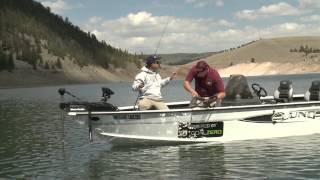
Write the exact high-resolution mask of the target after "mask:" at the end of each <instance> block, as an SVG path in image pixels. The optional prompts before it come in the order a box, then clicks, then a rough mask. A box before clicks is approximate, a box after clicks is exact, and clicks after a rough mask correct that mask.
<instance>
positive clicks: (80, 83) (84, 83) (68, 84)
mask: <svg viewBox="0 0 320 180" xmlns="http://www.w3.org/2000/svg"><path fill="white" fill-rule="evenodd" d="M218 71H219V70H218ZM234 74H237V73H234ZM242 75H243V74H242ZM299 75H302V76H303V75H319V80H320V72H303V73H294V74H293V73H290V74H285V73H283V74H265V75H245V76H246V77H258V76H264V77H270V76H299ZM221 77H222V78H229V76H221ZM183 79H184V77H181V76H180V77H179V78H177V79H176V80H183ZM129 82H131V81H125V80H124V81H108V82H74V83H63V82H61V83H53V84H52V83H43V84H39V83H30V82H29V83H26V84H25V85H21V84H19V85H12V86H0V90H9V89H24V88H44V87H54V86H77V85H79V86H80V85H90V84H100V83H101V84H102V83H129Z"/></svg>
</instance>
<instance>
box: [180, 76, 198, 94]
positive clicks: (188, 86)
mask: <svg viewBox="0 0 320 180" xmlns="http://www.w3.org/2000/svg"><path fill="white" fill-rule="evenodd" d="M183 87H184V88H185V89H186V90H187V91H188V92H190V93H191V95H192V97H195V96H199V94H198V93H197V91H196V90H194V89H193V88H192V86H191V83H190V82H189V81H187V80H185V81H184V83H183Z"/></svg>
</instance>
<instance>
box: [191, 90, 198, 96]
mask: <svg viewBox="0 0 320 180" xmlns="http://www.w3.org/2000/svg"><path fill="white" fill-rule="evenodd" d="M191 96H192V97H198V96H199V94H198V93H197V91H192V93H191Z"/></svg>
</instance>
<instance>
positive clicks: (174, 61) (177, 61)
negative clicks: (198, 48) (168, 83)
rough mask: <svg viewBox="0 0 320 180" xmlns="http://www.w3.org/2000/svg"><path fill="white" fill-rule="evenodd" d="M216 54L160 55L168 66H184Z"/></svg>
mask: <svg viewBox="0 0 320 180" xmlns="http://www.w3.org/2000/svg"><path fill="white" fill-rule="evenodd" d="M214 54H216V53H215V52H207V53H176V54H159V56H161V58H162V59H161V61H162V63H163V64H167V65H182V64H187V63H189V62H192V61H195V60H197V59H203V58H206V57H209V56H212V55H214Z"/></svg>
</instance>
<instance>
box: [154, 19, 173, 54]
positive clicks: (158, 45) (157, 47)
mask: <svg viewBox="0 0 320 180" xmlns="http://www.w3.org/2000/svg"><path fill="white" fill-rule="evenodd" d="M169 21H170V16H168V18H167V22H166V24H165V26H164V28H163V30H162V33H161V36H160V39H159V42H158V44H157V46H156V50H155V52H154V55H156V54H157V52H158V49H159V47H160V43H161V40H162V38H163V36H164V33H165V32H166V30H167V27H168V24H169Z"/></svg>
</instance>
